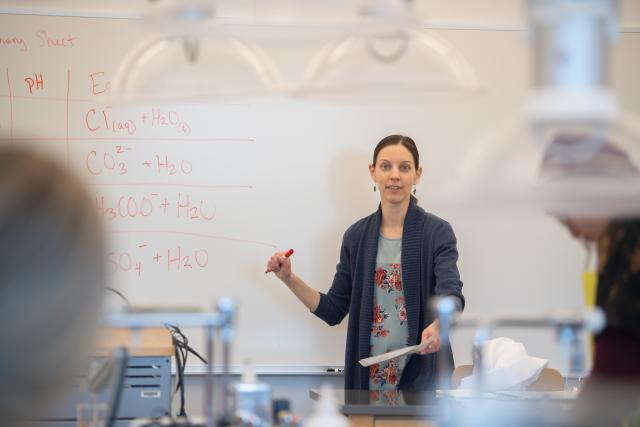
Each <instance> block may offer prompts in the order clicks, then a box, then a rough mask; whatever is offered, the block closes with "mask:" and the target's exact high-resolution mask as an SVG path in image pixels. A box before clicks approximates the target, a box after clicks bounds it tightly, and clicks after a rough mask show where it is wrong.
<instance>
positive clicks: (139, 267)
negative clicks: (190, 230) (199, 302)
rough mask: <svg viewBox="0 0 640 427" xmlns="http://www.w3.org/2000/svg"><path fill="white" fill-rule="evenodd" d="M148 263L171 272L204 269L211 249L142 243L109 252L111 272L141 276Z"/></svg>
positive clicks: (109, 268) (108, 260)
mask: <svg viewBox="0 0 640 427" xmlns="http://www.w3.org/2000/svg"><path fill="white" fill-rule="evenodd" d="M147 264H150V267H160V268H162V271H167V272H169V273H173V272H181V271H188V270H204V269H205V268H207V266H208V265H209V251H208V250H206V249H204V248H196V249H184V248H183V247H182V246H180V245H177V246H175V247H173V248H170V249H164V248H162V249H157V248H156V249H152V248H150V247H149V245H148V244H146V243H141V244H138V248H137V250H132V251H122V252H109V253H108V254H107V265H108V271H109V273H111V274H115V273H133V274H135V275H136V276H138V277H140V276H142V273H143V271H146V270H147Z"/></svg>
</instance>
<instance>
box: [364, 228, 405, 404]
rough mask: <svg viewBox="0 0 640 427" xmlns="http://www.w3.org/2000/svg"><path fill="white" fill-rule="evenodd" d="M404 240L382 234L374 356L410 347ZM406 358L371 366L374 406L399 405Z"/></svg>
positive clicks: (375, 300)
mask: <svg viewBox="0 0 640 427" xmlns="http://www.w3.org/2000/svg"><path fill="white" fill-rule="evenodd" d="M401 254H402V239H389V238H387V237H384V236H383V235H380V238H379V239H378V253H377V256H376V270H375V278H374V292H373V319H372V325H371V355H372V356H377V355H379V354H382V353H386V352H387V351H392V350H396V349H399V348H403V347H406V346H407V341H408V336H409V329H408V325H407V309H406V307H405V301H404V289H403V286H402V269H401V264H400V260H401ZM405 363H406V356H403V357H399V358H396V359H392V360H388V361H386V362H381V363H379V364H376V365H372V366H371V367H369V395H370V400H371V402H372V403H375V402H381V403H385V404H389V403H390V404H393V403H397V399H398V394H397V390H398V382H399V381H400V376H401V375H402V370H403V369H404V366H405Z"/></svg>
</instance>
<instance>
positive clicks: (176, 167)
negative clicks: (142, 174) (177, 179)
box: [142, 154, 193, 175]
mask: <svg viewBox="0 0 640 427" xmlns="http://www.w3.org/2000/svg"><path fill="white" fill-rule="evenodd" d="M176 162H177V163H176ZM176 162H174V161H172V160H169V156H167V155H165V156H161V155H159V154H156V155H155V156H154V158H153V159H152V160H151V161H150V160H145V161H143V162H142V166H144V167H146V168H147V169H149V170H153V171H155V172H158V174H167V175H178V174H180V175H189V174H191V172H193V164H192V163H191V162H190V161H188V160H177V161H176Z"/></svg>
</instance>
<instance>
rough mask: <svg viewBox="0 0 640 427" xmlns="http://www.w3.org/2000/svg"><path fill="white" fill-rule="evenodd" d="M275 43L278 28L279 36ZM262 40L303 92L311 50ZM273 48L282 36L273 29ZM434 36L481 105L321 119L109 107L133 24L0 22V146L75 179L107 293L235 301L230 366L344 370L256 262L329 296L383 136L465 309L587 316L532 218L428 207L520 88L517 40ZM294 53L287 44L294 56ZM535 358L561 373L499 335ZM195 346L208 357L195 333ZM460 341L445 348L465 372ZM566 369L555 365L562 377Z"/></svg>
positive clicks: (477, 34) (623, 86) (287, 101)
mask: <svg viewBox="0 0 640 427" xmlns="http://www.w3.org/2000/svg"><path fill="white" fill-rule="evenodd" d="M276 30H277V29H276ZM283 31H284V33H283V36H282V37H280V38H278V37H277V36H276V37H270V38H267V39H265V40H261V42H262V45H263V48H265V50H266V51H267V52H268V53H269V54H270V55H272V57H273V59H274V60H275V62H276V63H277V64H278V66H279V67H280V68H281V70H282V72H283V75H284V76H285V78H287V79H290V80H292V81H299V80H300V79H301V78H302V72H303V70H304V66H305V64H306V62H307V61H308V60H309V59H310V58H311V56H312V55H313V54H314V52H315V50H317V49H318V48H319V47H321V46H322V42H323V41H322V40H320V39H318V38H316V39H312V40H302V41H301V39H300V38H296V37H291V34H286V31H292V30H291V29H287V30H286V31H285V30H284V29H283ZM275 32H276V33H277V31H275ZM437 33H438V34H439V35H440V36H442V37H444V38H446V39H448V40H449V41H450V42H452V43H453V44H454V45H456V46H457V47H458V48H459V49H460V50H461V51H462V53H463V54H464V55H465V56H466V57H467V59H468V60H469V62H470V63H471V65H472V67H473V68H474V70H475V71H476V73H477V74H478V77H479V78H480V80H481V82H482V84H483V85H484V87H485V89H486V93H485V94H484V95H482V96H479V97H475V98H470V99H463V100H440V101H437V102H433V103H430V104H426V105H425V104H420V105H417V104H408V105H345V104H340V105H332V104H327V103H319V102H312V101H304V100H299V99H292V98H288V97H284V96H283V97H272V98H266V99H258V100H244V101H237V102H235V101H234V102H210V103H194V104H185V105H171V106H167V105H144V106H135V107H118V106H109V105H105V104H104V102H105V94H104V93H102V92H104V91H105V90H106V89H107V85H108V82H109V81H110V79H111V78H112V77H113V73H114V71H115V69H116V67H117V66H118V64H119V61H120V60H121V59H122V58H123V57H124V56H125V54H126V53H127V52H128V50H129V49H130V48H131V47H132V46H133V44H134V43H136V42H138V41H139V40H141V39H142V37H143V36H144V35H145V30H144V29H143V28H141V27H139V26H138V25H137V24H136V23H135V22H132V21H128V20H117V19H113V20H109V19H89V18H67V17H37V16H15V15H2V16H0V37H1V40H2V41H1V42H0V58H2V59H1V65H2V67H1V69H0V71H2V76H0V77H1V79H0V80H1V81H0V137H1V138H2V140H3V143H8V144H11V143H13V144H26V143H31V144H35V145H36V146H37V147H38V148H39V149H42V150H46V151H47V152H50V153H52V154H53V155H55V156H57V157H58V158H60V159H61V160H63V161H65V162H68V164H69V165H70V166H71V167H72V168H73V169H74V170H76V171H77V172H78V174H79V175H80V176H82V178H83V179H85V180H86V181H87V183H88V184H89V186H90V189H91V191H92V193H93V194H94V196H95V202H96V208H97V209H98V212H99V213H100V215H101V216H102V217H103V218H104V220H105V223H106V224H107V228H108V230H109V236H110V249H109V251H110V255H109V259H108V263H109V266H110V269H111V270H112V271H111V283H112V286H114V287H115V288H117V289H118V290H120V291H121V292H123V293H124V294H125V295H127V297H128V298H129V300H130V301H132V303H134V304H138V305H160V306H163V305H164V306H166V305H172V306H176V305H188V306H194V305H195V306H199V307H201V308H211V307H212V306H213V304H214V303H215V301H216V299H217V298H219V297H221V296H230V297H232V298H234V299H235V301H236V303H237V306H238V312H237V328H236V339H235V342H234V349H233V363H234V364H236V365H237V364H240V362H241V361H242V360H244V359H247V358H249V359H251V360H252V361H253V362H254V363H255V364H257V365H259V366H266V367H283V368H292V367H293V368H295V367H303V366H340V365H342V363H343V354H344V340H345V331H346V321H345V322H343V324H342V325H339V326H337V327H333V328H331V327H328V326H326V325H325V324H324V323H323V322H322V321H320V320H319V319H317V318H315V316H313V315H311V314H310V313H308V310H306V309H305V308H304V307H303V306H302V304H300V303H298V302H297V300H296V299H295V297H294V296H293V295H292V294H291V293H290V292H289V291H288V290H287V289H286V288H285V286H284V285H282V284H281V283H280V282H279V281H278V280H277V279H276V278H275V277H273V276H272V275H265V273H264V268H265V263H266V260H267V259H268V257H269V256H270V255H271V254H272V253H273V252H274V251H275V250H276V249H279V250H285V249H288V248H294V249H295V250H296V253H295V255H294V257H293V263H294V271H296V273H297V274H298V275H300V276H301V277H303V278H304V279H305V280H306V281H307V282H308V283H309V284H310V285H311V286H313V287H315V288H316V289H319V290H323V291H324V290H326V289H328V287H329V285H330V283H331V280H332V277H333V273H334V271H335V270H334V269H335V264H336V262H337V260H338V254H339V247H340V242H341V238H342V233H343V232H344V230H345V229H346V228H347V227H348V226H349V225H350V224H351V223H353V222H355V221H356V220H357V219H359V218H361V217H363V216H365V215H368V214H369V213H370V212H373V211H374V210H375V209H376V208H377V196H376V194H375V193H373V191H372V184H371V181H370V178H369V176H368V171H367V164H368V162H369V161H370V159H371V153H372V151H373V147H374V146H375V144H376V143H377V141H379V140H380V139H381V138H382V137H384V136H386V135H388V134H391V133H402V134H407V135H410V136H412V137H413V138H414V139H415V140H416V141H417V143H418V146H419V149H420V151H421V156H422V159H423V160H422V163H423V167H424V170H425V172H424V175H423V180H422V182H421V184H420V185H419V186H418V194H417V196H418V198H419V199H420V203H421V205H422V206H423V207H425V209H427V210H428V211H431V212H434V213H436V214H438V215H440V216H443V217H444V218H446V219H447V220H449V221H450V222H451V223H452V225H453V227H454V230H455V231H456V233H457V236H458V241H459V250H460V255H461V260H460V263H459V267H460V270H461V274H462V279H463V282H464V283H465V286H464V288H463V292H464V293H465V295H466V298H467V310H466V311H467V312H471V313H484V314H490V313H501V312H505V311H506V312H510V313H514V312H517V313H539V312H542V311H549V310H559V309H564V308H575V307H577V306H580V305H581V303H582V296H581V288H580V286H581V284H580V281H579V280H580V271H581V268H582V262H583V257H584V254H583V252H582V251H581V247H580V245H579V244H578V243H577V242H575V241H573V240H572V239H571V238H569V236H568V235H567V233H566V232H565V230H563V229H562V228H561V227H560V226H559V225H558V224H557V223H556V222H555V221H553V220H552V219H551V218H549V217H546V216H545V215H543V214H539V215H536V214H531V215H529V216H518V217H512V216H507V215H505V216H497V215H496V216H491V217H483V216H479V215H473V213H469V212H460V211H457V210H455V209H451V208H449V209H447V210H445V209H444V208H443V207H440V206H437V205H434V204H432V203H430V201H429V194H430V191H431V190H430V189H433V188H436V187H437V186H439V185H443V184H444V183H446V182H447V181H448V180H449V179H450V178H451V170H452V168H453V165H455V164H456V161H457V159H459V158H460V156H461V155H462V154H463V153H464V152H465V150H466V149H468V147H469V146H470V145H471V144H473V142H474V140H476V139H477V136H478V135H479V134H480V133H482V132H483V131H484V130H485V129H486V128H487V127H488V126H490V125H492V124H495V123H497V122H498V121H499V120H502V119H504V118H505V117H507V116H508V115H509V114H511V113H512V112H513V110H514V109H515V108H517V107H518V106H520V105H521V104H522V102H523V101H524V97H525V95H526V93H527V90H528V89H529V81H530V72H529V69H530V68H531V67H530V59H529V56H528V52H527V50H526V49H525V48H524V43H525V42H524V40H523V37H522V34H521V33H519V32H516V31H479V30H466V31H452V30H438V31H437ZM293 40H295V42H294V41H293ZM639 47H640V35H638V34H624V35H623V36H622V40H621V42H620V46H619V48H618V49H617V51H616V52H615V53H614V64H615V67H614V71H613V74H612V82H613V85H614V88H615V89H616V91H617V93H619V94H620V96H621V99H622V101H623V102H625V103H626V104H627V105H628V106H629V108H631V109H635V110H636V111H637V110H639V109H640V89H639V88H638V85H636V84H635V83H634V77H632V76H637V75H640V70H639V68H640V65H639V61H638V58H637V52H638V51H640V50H639V49H638V48H639ZM509 332H510V333H511V334H512V335H511V336H514V337H515V338H519V339H520V340H522V341H523V342H524V343H525V345H526V346H527V348H528V350H529V352H530V354H533V355H536V356H539V357H546V358H549V359H551V360H552V363H551V365H552V366H556V367H559V366H560V365H561V358H560V356H559V353H558V351H557V348H556V346H555V340H554V337H553V335H552V334H551V333H547V332H522V331H509ZM190 337H191V339H192V343H193V344H194V346H195V347H196V348H198V349H199V350H202V351H204V349H203V347H202V341H201V340H200V336H199V333H198V332H197V331H193V332H190ZM470 341H471V340H470V332H468V331H466V332H465V331H460V332H457V333H456V334H455V336H454V341H453V344H454V355H455V357H456V360H457V362H458V363H469V362H470ZM560 367H561V366H560Z"/></svg>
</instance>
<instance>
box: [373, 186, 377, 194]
mask: <svg viewBox="0 0 640 427" xmlns="http://www.w3.org/2000/svg"><path fill="white" fill-rule="evenodd" d="M373 192H374V193H375V192H376V186H375V185H374V186H373Z"/></svg>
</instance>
